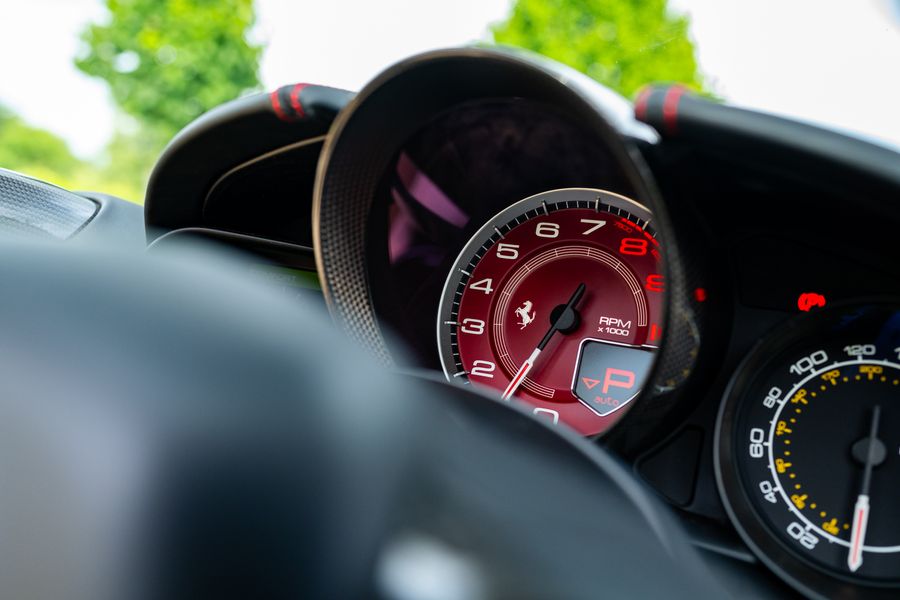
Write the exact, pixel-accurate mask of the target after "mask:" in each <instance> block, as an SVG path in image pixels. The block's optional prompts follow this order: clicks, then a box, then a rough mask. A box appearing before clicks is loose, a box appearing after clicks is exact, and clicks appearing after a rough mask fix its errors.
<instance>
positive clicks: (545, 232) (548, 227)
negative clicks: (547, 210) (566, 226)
mask: <svg viewBox="0 0 900 600" xmlns="http://www.w3.org/2000/svg"><path fill="white" fill-rule="evenodd" d="M534 234H535V235H536V236H538V237H542V238H555V237H559V223H546V222H544V223H538V224H537V227H535V228H534Z"/></svg>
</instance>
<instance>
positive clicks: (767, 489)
mask: <svg viewBox="0 0 900 600" xmlns="http://www.w3.org/2000/svg"><path fill="white" fill-rule="evenodd" d="M759 491H761V492H762V493H763V498H765V499H766V500H767V501H768V502H771V503H772V504H778V498H776V497H775V486H774V485H772V482H771V481H760V482H759Z"/></svg>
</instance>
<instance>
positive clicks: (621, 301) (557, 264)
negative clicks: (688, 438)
mask: <svg viewBox="0 0 900 600" xmlns="http://www.w3.org/2000/svg"><path fill="white" fill-rule="evenodd" d="M651 221H652V215H651V214H650V212H649V211H648V210H647V209H646V208H645V207H643V206H642V205H640V204H638V203H637V202H635V201H633V200H631V199H629V198H626V197H624V196H620V195H617V194H613V193H610V192H606V191H601V190H594V189H580V188H579V189H561V190H554V191H550V192H545V193H542V194H538V195H535V196H531V197H529V198H526V199H524V200H522V201H520V202H518V203H516V204H514V205H512V206H510V207H509V208H507V209H506V210H504V211H502V212H501V213H499V214H498V215H496V216H495V217H494V218H492V219H491V220H490V221H489V222H488V223H486V224H485V225H484V226H483V227H482V228H481V229H480V230H479V231H478V232H477V233H475V235H474V236H473V237H472V239H471V240H470V241H469V243H468V244H466V246H465V247H464V248H463V250H462V252H461V253H460V255H459V257H458V258H457V260H456V262H455V263H454V265H453V268H452V271H451V273H450V275H449V276H448V278H447V281H446V284H445V286H444V291H443V294H442V298H441V303H440V308H439V314H438V322H437V326H438V347H439V351H440V356H441V362H442V365H443V368H444V372H445V374H446V375H447V377H448V378H450V379H458V380H460V381H463V382H464V383H475V384H478V385H482V386H486V387H489V388H493V389H494V390H496V391H498V392H500V393H501V394H502V396H503V397H504V398H505V399H509V398H513V397H515V398H518V399H520V400H524V401H525V402H527V403H528V404H530V405H531V406H532V407H533V410H534V413H535V414H536V415H540V416H543V417H544V418H548V419H550V420H552V421H553V422H560V421H561V422H564V423H566V424H568V425H569V426H571V427H572V428H574V429H575V430H576V431H578V432H579V433H581V434H583V435H595V434H598V433H601V432H603V431H604V430H606V429H607V428H608V427H609V426H610V425H612V424H613V423H614V422H615V421H616V420H618V419H619V418H620V417H621V415H622V413H623V410H622V409H624V408H626V407H627V405H628V404H629V403H630V402H631V400H632V399H634V398H635V397H636V396H637V394H638V392H639V391H640V389H641V386H642V385H643V383H644V381H645V380H646V378H647V375H648V373H649V371H650V368H651V366H652V364H653V357H654V351H655V349H656V345H657V344H658V342H659V339H660V337H661V334H662V331H661V323H660V315H661V306H662V297H663V290H664V278H663V275H662V273H661V250H660V245H659V242H658V241H657V239H656V234H655V231H654V229H653V227H652V224H651Z"/></svg>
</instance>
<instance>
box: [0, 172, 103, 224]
mask: <svg viewBox="0 0 900 600" xmlns="http://www.w3.org/2000/svg"><path fill="white" fill-rule="evenodd" d="M99 208H100V206H99V205H98V204H97V203H96V202H94V201H93V200H89V199H88V198H83V197H81V196H77V195H75V194H73V193H71V192H67V191H65V190H63V189H61V188H57V187H54V186H52V185H49V184H46V183H42V182H40V181H36V180H34V179H30V178H28V177H25V176H23V175H19V174H18V173H13V172H12V171H6V170H4V169H0V235H15V236H19V237H40V238H53V239H58V240H67V239H69V238H71V237H73V236H74V235H76V234H77V233H78V232H79V231H81V230H82V229H83V228H84V226H85V225H87V224H88V223H89V222H90V221H91V219H93V218H94V215H96V214H97V211H98V210H99Z"/></svg>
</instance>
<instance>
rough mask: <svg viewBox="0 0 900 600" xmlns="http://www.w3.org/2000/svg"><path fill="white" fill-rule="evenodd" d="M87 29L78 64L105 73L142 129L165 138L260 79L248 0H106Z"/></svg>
mask: <svg viewBox="0 0 900 600" xmlns="http://www.w3.org/2000/svg"><path fill="white" fill-rule="evenodd" d="M105 1H106V8H107V9H108V11H109V18H108V21H107V22H105V23H100V24H93V25H90V26H89V27H88V28H87V29H86V30H85V32H84V34H83V36H82V39H83V41H84V42H85V51H84V52H83V54H82V56H81V57H79V58H78V59H76V61H75V64H76V65H77V66H78V68H79V69H81V70H82V71H84V72H85V73H87V74H88V75H93V76H95V77H99V78H101V79H103V80H105V81H106V82H107V83H108V84H109V87H110V89H111V91H112V95H113V98H114V99H115V101H116V103H117V104H118V105H119V106H120V107H121V108H122V109H123V110H124V111H125V112H126V113H127V114H129V115H131V116H132V117H134V118H136V119H137V121H138V122H139V123H140V125H141V126H142V128H143V129H144V134H145V135H146V134H150V135H153V136H154V137H156V136H159V137H160V138H161V139H163V140H168V139H169V138H171V137H172V136H173V135H174V134H175V133H177V132H178V131H179V130H180V129H181V128H182V127H184V126H185V125H186V124H188V123H189V122H190V121H192V120H193V119H195V118H196V117H198V116H199V115H200V114H202V113H204V112H205V111H207V110H209V109H211V108H213V107H215V106H217V105H219V104H222V103H223V102H226V101H228V100H232V99H234V98H236V97H237V96H239V95H240V94H241V93H242V92H244V91H246V90H248V89H253V88H256V87H258V86H259V77H258V75H257V72H258V68H259V59H260V55H261V52H262V48H261V47H259V46H256V45H254V44H251V43H250V42H249V41H248V40H247V37H246V36H247V33H248V31H249V29H250V28H251V27H252V26H253V24H254V21H255V13H254V10H253V0H105Z"/></svg>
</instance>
